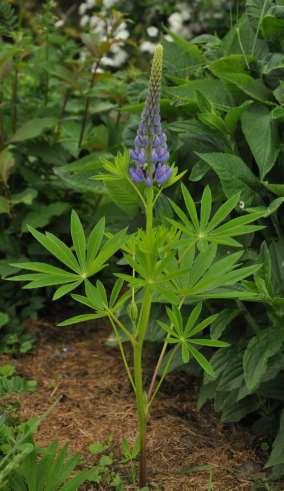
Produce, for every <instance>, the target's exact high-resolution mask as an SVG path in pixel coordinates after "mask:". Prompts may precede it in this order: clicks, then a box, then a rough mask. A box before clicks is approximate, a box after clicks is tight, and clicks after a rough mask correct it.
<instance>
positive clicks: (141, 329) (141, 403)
mask: <svg viewBox="0 0 284 491" xmlns="http://www.w3.org/2000/svg"><path fill="white" fill-rule="evenodd" d="M151 304H152V293H151V291H150V289H149V288H146V289H145V292H144V297H143V302H142V307H141V312H140V318H139V322H138V327H137V339H136V344H135V346H134V378H135V388H136V407H137V416H138V432H139V447H140V448H139V450H140V452H139V486H140V487H144V486H145V485H146V482H147V465H146V428H147V399H146V397H147V396H146V394H145V393H144V387H143V367H142V361H143V343H144V338H145V334H146V331H147V327H148V323H149V318H150V312H151Z"/></svg>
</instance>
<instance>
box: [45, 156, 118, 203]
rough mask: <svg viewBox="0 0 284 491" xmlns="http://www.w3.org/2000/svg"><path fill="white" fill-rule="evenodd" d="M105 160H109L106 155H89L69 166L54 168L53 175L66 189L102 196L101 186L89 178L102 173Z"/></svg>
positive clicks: (102, 188)
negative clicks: (60, 180)
mask: <svg viewBox="0 0 284 491" xmlns="http://www.w3.org/2000/svg"><path fill="white" fill-rule="evenodd" d="M107 158H110V155H109V154H106V153H98V152H95V153H91V154H90V155H87V156H86V157H82V158H81V159H79V160H75V161H74V162H72V163H71V164H69V163H68V164H67V165H61V166H59V167H56V168H54V174H55V175H56V176H58V177H59V178H60V179H62V181H63V183H64V184H65V185H66V187H67V188H68V189H71V190H72V191H78V192H80V193H92V194H103V193H104V186H103V184H102V183H101V182H98V181H97V182H94V181H93V180H91V177H93V176H95V175H97V174H98V173H99V172H101V171H102V169H103V161H105V159H107Z"/></svg>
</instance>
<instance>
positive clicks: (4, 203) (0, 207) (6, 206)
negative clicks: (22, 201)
mask: <svg viewBox="0 0 284 491" xmlns="http://www.w3.org/2000/svg"><path fill="white" fill-rule="evenodd" d="M1 213H7V214H9V213H10V203H9V201H8V200H7V199H6V198H4V196H0V214H1Z"/></svg>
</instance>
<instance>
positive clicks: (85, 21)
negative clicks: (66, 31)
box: [80, 15, 90, 27]
mask: <svg viewBox="0 0 284 491" xmlns="http://www.w3.org/2000/svg"><path fill="white" fill-rule="evenodd" d="M89 23H90V17H89V15H83V17H81V20H80V26H81V27H86V26H87V25H88V24H89Z"/></svg>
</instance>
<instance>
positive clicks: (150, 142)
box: [129, 45, 172, 187]
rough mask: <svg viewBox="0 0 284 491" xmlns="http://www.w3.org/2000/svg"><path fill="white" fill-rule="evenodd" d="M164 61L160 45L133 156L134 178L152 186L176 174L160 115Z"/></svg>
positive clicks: (130, 170) (131, 154) (132, 175)
mask: <svg viewBox="0 0 284 491" xmlns="http://www.w3.org/2000/svg"><path fill="white" fill-rule="evenodd" d="M162 64H163V48H162V46H160V45H159V46H157V47H156V49H155V52H154V56H153V62H152V68H151V76H150V82H149V90H148V95H147V98H146V102H145V106H144V110H143V113H142V116H141V121H140V124H139V127H138V130H137V135H136V138H135V140H134V149H133V150H131V151H130V158H131V160H132V161H133V163H134V164H135V167H130V169H129V174H130V176H131V178H132V179H133V181H134V182H136V183H138V182H144V183H145V184H146V186H149V187H150V186H152V185H153V182H156V184H158V186H161V185H162V184H164V183H165V182H166V181H167V180H168V179H169V178H170V177H171V175H172V169H171V168H170V166H169V165H167V162H168V160H169V158H170V156H169V152H168V147H167V137H166V135H165V133H163V130H162V127H161V117H160V89H161V78H162Z"/></svg>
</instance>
